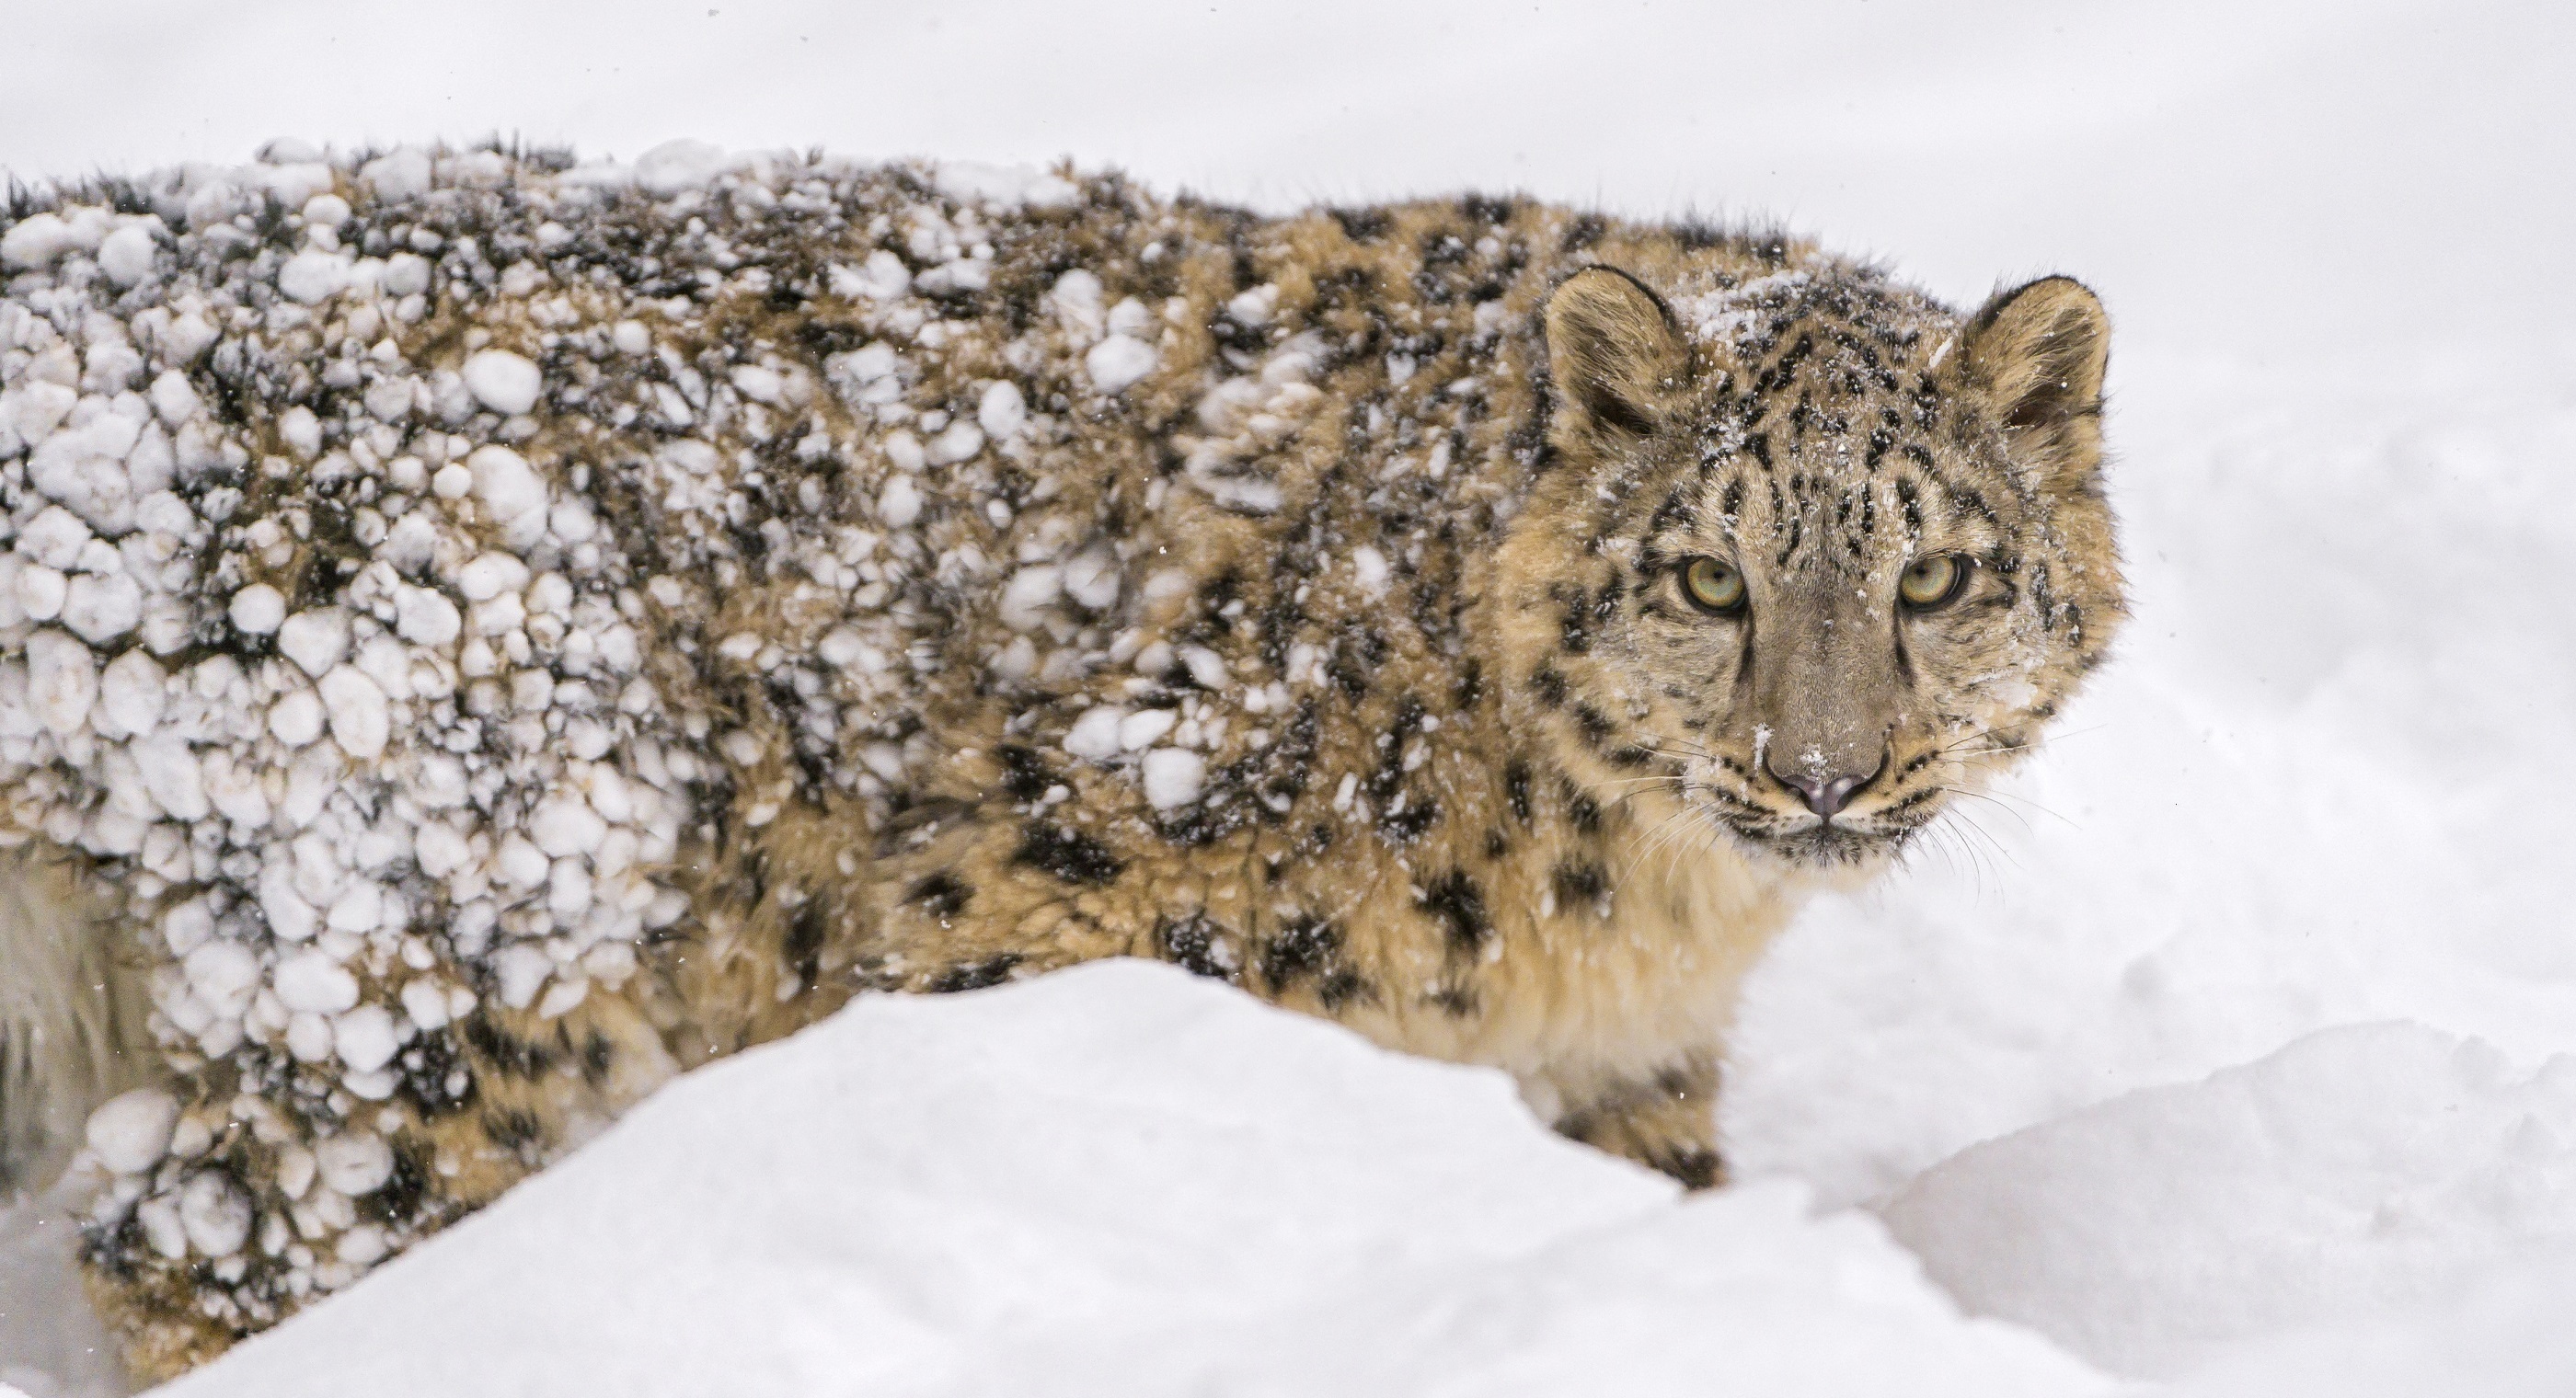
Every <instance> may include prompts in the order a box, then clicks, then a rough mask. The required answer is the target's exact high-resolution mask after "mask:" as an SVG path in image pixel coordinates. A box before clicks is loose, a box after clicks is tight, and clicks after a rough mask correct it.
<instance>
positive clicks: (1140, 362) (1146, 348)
mask: <svg viewBox="0 0 2576 1398" xmlns="http://www.w3.org/2000/svg"><path fill="white" fill-rule="evenodd" d="M1160 360H1161V355H1160V354H1158V353H1157V352H1156V351H1155V349H1154V347H1153V346H1152V345H1149V344H1146V343H1145V342H1144V341H1142V340H1139V339H1136V338H1134V337H1132V336H1128V335H1112V336H1110V337H1109V338H1107V339H1105V340H1102V341H1101V342H1100V343H1099V344H1096V345H1093V346H1092V347H1091V349H1090V351H1089V352H1088V353H1086V354H1084V355H1083V357H1082V367H1083V371H1084V372H1085V373H1088V374H1089V375H1091V386H1092V387H1093V388H1096V389H1098V390H1100V391H1101V392H1103V393H1107V394H1113V395H1114V394H1120V393H1124V392H1126V391H1127V390H1128V389H1130V388H1132V387H1134V386H1135V385H1136V384H1137V383H1138V382H1139V381H1141V380H1142V379H1143V378H1144V377H1145V376H1146V375H1147V374H1150V373H1152V372H1154V366H1155V364H1156V363H1158V362H1160Z"/></svg>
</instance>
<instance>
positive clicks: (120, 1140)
mask: <svg viewBox="0 0 2576 1398" xmlns="http://www.w3.org/2000/svg"><path fill="white" fill-rule="evenodd" d="M178 1124H179V1103H178V1102H177V1101H176V1100H175V1099H174V1098H172V1097H171V1096H170V1094H169V1093H166V1092H163V1091H161V1090H159V1089H157V1088H149V1087H138V1088H136V1089H134V1090H133V1091H131V1092H128V1093H125V1094H123V1095H122V1096H119V1097H115V1098H112V1099H110V1100H109V1101H108V1103H107V1104H106V1105H105V1106H102V1107H100V1108H99V1109H98V1110H97V1111H95V1112H92V1113H90V1118H89V1126H88V1128H87V1132H86V1137H85V1139H86V1140H87V1141H88V1143H89V1148H90V1150H91V1151H92V1152H93V1153H95V1154H96V1155H97V1156H98V1158H99V1160H100V1161H101V1162H103V1163H104V1164H106V1165H107V1167H108V1168H110V1169H112V1170H116V1171H119V1172H120V1173H124V1174H141V1173H142V1172H143V1171H145V1170H149V1169H151V1168H152V1167H153V1166H154V1165H156V1164H158V1163H160V1160H161V1156H162V1154H163V1153H164V1152H166V1151H168V1150H169V1149H170V1130H171V1128H172V1127H174V1126H177V1125H178Z"/></svg>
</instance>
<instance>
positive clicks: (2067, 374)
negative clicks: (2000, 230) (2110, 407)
mask: <svg viewBox="0 0 2576 1398" xmlns="http://www.w3.org/2000/svg"><path fill="white" fill-rule="evenodd" d="M1958 343H1959V363H1958V373H1959V374H1960V376H1961V377H1962V379H1964V381H1965V386H1966V387H1967V388H1968V390H1969V391H1971V392H1973V393H1975V394H1977V395H1979V396H1980V397H1982V398H1983V399H1984V400H1985V401H1986V404H1987V406H1988V408H1989V409H1990V410H1991V411H1992V412H1993V413H1994V415H1995V420H1996V421H1997V423H1998V424H2000V425H2001V426H2002V428H2003V429H2004V432H2005V433H2006V435H2007V436H2009V437H2010V438H2011V440H2012V443H2013V453H2014V456H2015V457H2016V458H2017V459H2019V460H2022V461H2025V462H2028V463H2029V464H2031V465H2033V466H2036V467H2038V468H2039V470H2040V472H2041V474H2042V475H2043V477H2044V478H2045V479H2046V480H2047V481H2048V483H2049V484H2050V485H2051V486H2053V487H2055V488H2058V489H2061V490H2068V489H2071V490H2078V491H2082V490H2088V489H2094V488H2097V485H2096V482H2095V480H2094V477H2095V475H2096V473H2098V472H2099V470H2100V469H2101V464H2102V378H2103V374H2104V373H2105V371H2106V370H2107V369H2108V367H2109V365H2110V358H2111V318H2110V316H2109V315H2108V314H2106V313H2105V312H2104V311H2103V309H2102V300H2101V298H2100V297H2098V296H2095V295H2094V294H2093V291H2092V289H2091V288H2090V287H2087V286H2085V285H2084V283H2082V282H2079V281H2077V280H2075V279H2074V278H2073V277H2042V278H2040V279H2039V280H2038V281H2035V282H2028V283H2025V284H2023V285H2021V286H2018V287H2015V288H2013V289H2012V290H2010V291H2003V292H1998V293H1996V294H1995V296H1994V297H1993V298H1992V299H1990V300H1988V301H1987V302H1986V304H1985V305H1984V306H1982V307H1980V308H1979V309H1978V311H1977V313H1976V314H1975V315H1973V316H1970V317H1969V318H1968V323H1967V324H1966V325H1965V326H1962V327H1961V328H1960V330H1959V342H1958Z"/></svg>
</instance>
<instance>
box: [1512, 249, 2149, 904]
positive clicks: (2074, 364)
mask: <svg viewBox="0 0 2576 1398" xmlns="http://www.w3.org/2000/svg"><path fill="white" fill-rule="evenodd" d="M1548 331H1549V337H1550V353H1551V372H1552V375H1553V377H1554V380H1555V384H1556V389H1557V399H1558V401H1557V416H1556V419H1555V421H1554V423H1553V428H1552V432H1553V440H1554V442H1555V444H1556V446H1557V448H1558V451H1559V453H1560V454H1561V455H1562V456H1563V457H1564V458H1565V462H1566V466H1567V467H1569V468H1571V470H1570V471H1569V472H1568V475H1569V477H1570V479H1569V480H1567V481H1563V482H1560V483H1558V484H1557V485H1556V486H1555V487H1554V488H1553V490H1552V492H1550V493H1545V494H1543V495H1542V497H1541V500H1542V503H1541V506H1540V508H1541V509H1542V510H1552V511H1559V512H1562V514H1561V515H1560V516H1558V517H1556V518H1555V519H1554V521H1553V523H1554V527H1555V528H1557V529H1558V530H1560V531H1562V533H1561V537H1565V538H1573V539H1580V540H1582V541H1584V547H1583V548H1582V549H1580V550H1569V551H1566V554H1565V561H1564V563H1563V566H1562V567H1561V569H1559V570H1558V572H1557V574H1556V575H1555V576H1554V577H1553V578H1552V579H1551V581H1550V582H1549V583H1548V584H1547V586H1546V588H1545V589H1544V591H1545V593H1546V601H1545V603H1543V604H1541V606H1542V608H1545V607H1552V608H1554V609H1555V612H1556V617H1555V619H1556V620H1557V621H1558V623H1559V626H1558V632H1559V634H1558V635H1557V636H1556V637H1554V638H1553V639H1554V641H1555V646H1554V650H1555V651H1556V654H1553V655H1550V656H1547V657H1546V658H1544V659H1542V660H1537V661H1535V662H1534V663H1533V674H1532V677H1531V679H1532V683H1533V686H1534V689H1535V690H1536V691H1537V692H1538V697H1539V699H1540V702H1541V703H1542V705H1543V706H1545V707H1549V708H1552V709H1554V710H1556V711H1557V712H1559V713H1560V714H1562V715H1564V716H1565V717H1564V720H1563V722H1562V723H1561V725H1560V726H1561V727H1562V728H1563V729H1564V732H1563V733H1562V734H1561V735H1560V736H1561V738H1562V739H1563V740H1564V743H1563V745H1564V746H1566V747H1568V748H1571V749H1574V750H1575V752H1576V754H1577V755H1576V756H1575V758H1574V759H1573V765H1576V766H1577V767H1579V768H1581V769H1583V770H1585V771H1586V772H1587V773H1588V774H1589V775H1590V776H1591V778H1592V779H1593V780H1594V781H1595V782H1597V783H1598V784H1600V785H1601V786H1602V787H1603V788H1604V789H1605V795H1618V794H1630V793H1636V792H1638V791H1640V790H1641V789H1652V790H1654V791H1658V792H1660V793H1662V794H1664V795H1665V796H1666V797H1667V798H1669V799H1671V800H1673V801H1675V802H1677V803H1678V804H1679V805H1680V807H1681V808H1683V810H1685V811H1687V812H1690V813H1692V815H1694V816H1696V817H1697V818H1700V819H1703V820H1705V821H1706V822H1707V823H1708V824H1710V825H1712V826H1714V827H1715V828H1716V829H1717V830H1719V831H1723V832H1724V833H1725V834H1726V835H1728V836H1731V837H1732V838H1733V839H1734V840H1735V841H1736V842H1738V843H1739V844H1740V845H1741V846H1742V847H1744V848H1746V849H1749V850H1751V851H1754V852H1756V853H1758V854H1760V855H1763V856H1767V857H1771V858H1776V859H1778V860H1781V861H1785V862H1787V863H1789V864H1793V865H1801V866H1811V867H1813V866H1823V867H1832V866H1851V865H1866V864H1870V863H1874V862H1876V861H1878V860H1879V859H1881V858H1883V857H1885V856H1888V855H1890V854H1893V853H1894V852H1895V851H1897V850H1898V849H1899V848H1901V847H1902V846H1903V845H1904V844H1905V843H1906V842H1907V841H1908V840H1909V839H1911V838H1912V837H1913V836H1914V835H1915V834H1916V833H1917V832H1919V831H1922V830H1923V829H1924V828H1925V827H1926V826H1927V825H1928V824H1929V823H1930V822H1931V821H1932V820H1933V819H1934V817H1936V816H1938V815H1939V814H1940V813H1941V812H1942V810H1943V809H1944V808H1945V806H1946V805H1947V804H1948V802H1949V800H1950V798H1951V797H1953V796H1955V795H1958V794H1961V793H1964V792H1973V791H1974V790H1975V789H1976V788H1977V787H1978V786H1979V785H1981V784H1982V783H1983V782H1984V780H1985V779H1986V778H1988V777H1989V776H1990V775H1991V774H1992V773H1993V772H1994V771H1995V770H1997V769H1999V768H2000V767H2001V766H2003V765H2005V764H2008V763H2009V762H2011V761H2012V760H2014V759H2015V757H2016V756H2017V754H2019V753H2020V752H2022V751H2024V750H2026V749H2027V748H2028V747H2030V746H2031V744H2032V741H2033V739H2034V738H2035V737H2036V735H2037V733H2038V730H2039V728H2040V726H2041V725H2042V723H2043V722H2044V721H2045V720H2046V719H2047V718H2048V717H2050V716H2051V715H2052V714H2053V713H2055V712H2056V710H2057V707H2058V706H2059V704H2060V703H2062V702H2063V701H2064V699H2065V698H2066V697H2067V696H2068V695H2069V694H2070V693H2071V692H2072V691H2073V689H2074V687H2075V685H2076V683H2077V682H2078V681H2079V680H2080V678H2081V677H2082V676H2083V674H2084V673H2085V672H2086V671H2087V670H2088V669H2089V668H2091V666H2092V665H2093V664H2094V663H2095V662H2096V661H2097V660H2098V658H2099V657H2100V655H2101V654H2102V650H2103V646H2104V645H2105V643H2106V642H2107V640H2108V639H2109V633H2110V630H2111V628H2112V626H2113V625H2114V624H2115V623H2116V621H2117V620H2118V618H2119V615H2120V605H2121V604H2120V581H2119V576H2118V571H2117V561H2116V558H2115V557H2114V553H2113V548H2112V542H2111V520H2110V517H2109V512H2108V507H2107V506H2106V504H2105V503H2104V501H2103V499H2102V495H2101V489H2100V464H2101V461H2100V457H2101V453H2100V436H2099V409H2100V400H2101V382H2102V368H2103V363H2104V347H2105V336H2106V325H2105V322H2104V319H2103V316H2102V312H2101V307H2100V304H2099V303H2098V302H2097V301H2096V300H2095V299H2094V298H2093V296H2092V294H2091V293H2090V292H2088V291H2086V290H2085V289H2084V288H2083V287H2081V286H2079V285H2077V284H2076V283H2074V282H2071V281H2067V280H2064V279H2051V280H2047V281H2041V282H2037V283H2033V284H2032V285H2030V286H2027V287H2024V288H2021V289H2020V290H2018V291H2015V292H2010V293H2006V294H2004V295H2001V296H1998V297H1996V298H1995V300H1994V301H1992V302H1990V303H1989V304H1988V305H1987V306H1986V308H1985V309H1983V310H1981V311H1980V312H1979V313H1978V314H1977V315H1975V316H1974V317H1971V318H1970V319H1969V320H1968V321H1967V322H1965V323H1964V324H1962V323H1961V322H1959V321H1958V320H1957V319H1956V318H1955V317H1954V316H1951V315H1950V314H1948V313H1946V312H1944V311H1943V310H1942V309H1941V308H1939V307H1937V306H1935V305H1932V304H1931V303H1929V302H1927V301H1925V300H1923V299H1921V298H1919V297H1916V296H1913V295H1911V294H1910V293H1905V292H1902V291H1899V290H1896V289H1893V288H1890V287H1888V286H1887V285H1886V284H1884V283H1883V282H1880V281H1878V280H1876V279H1874V278H1865V277H1862V276H1858V275H1855V274H1852V273H1849V272H1847V271H1842V270H1840V269H1835V268H1831V267H1824V268H1818V269H1814V270H1811V271H1796V272H1790V273H1785V274H1782V275H1779V276H1774V277H1770V278H1766V279H1764V280H1762V281H1757V282H1753V283H1749V284H1746V285H1742V286H1737V287H1732V288H1729V289H1726V290H1723V291H1717V292H1712V293H1709V294H1706V295H1700V296H1695V297H1694V296H1687V295H1685V296H1680V297H1676V298H1675V299H1674V301H1673V302H1672V303H1670V304H1669V305H1668V304H1666V303H1665V302H1664V301H1663V300H1662V299H1661V298H1659V297H1657V296H1656V295H1654V294H1653V293H1651V292H1649V291H1648V290H1647V289H1646V288H1645V287H1644V286H1643V285H1642V284H1641V283H1638V282H1636V281H1634V280H1633V279H1631V278H1629V277H1627V276H1626V275H1625V274H1623V273H1618V272H1615V271H1612V270H1609V269H1593V270H1590V271H1586V272H1583V273H1579V274H1577V275H1576V276H1575V277H1573V278H1571V279H1569V280H1568V281H1567V282H1566V284H1565V285H1564V286H1563V287H1562V288H1560V289H1559V291H1558V292H1557V295H1556V298H1555V300H1554V302H1553V303H1552V304H1551V306H1550V308H1549V316H1548Z"/></svg>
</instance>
